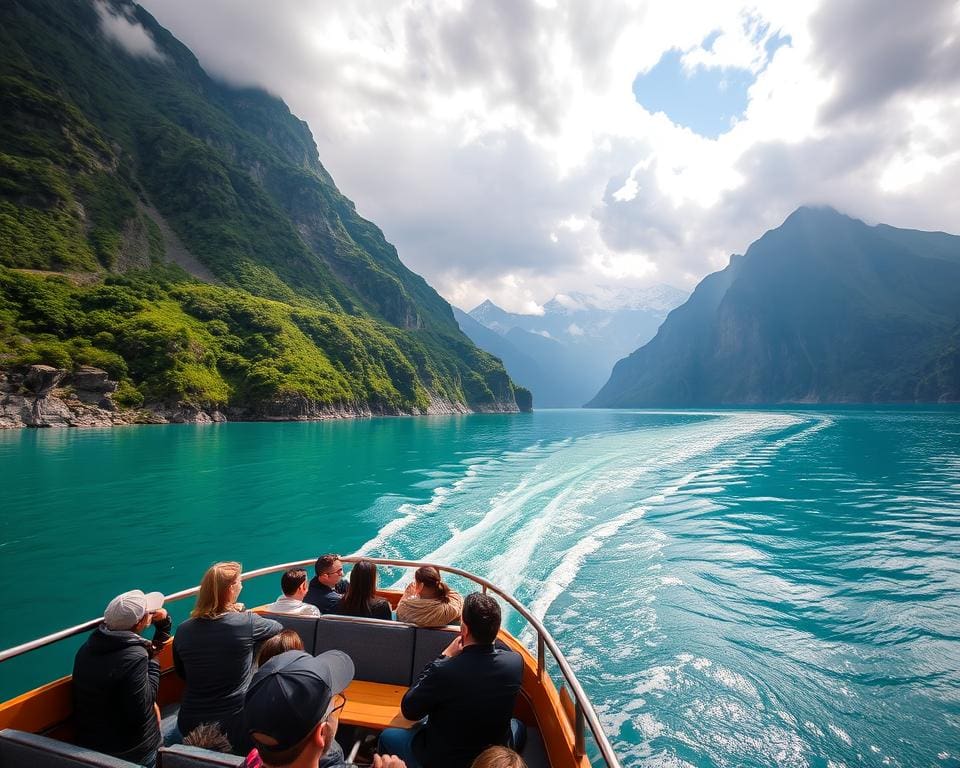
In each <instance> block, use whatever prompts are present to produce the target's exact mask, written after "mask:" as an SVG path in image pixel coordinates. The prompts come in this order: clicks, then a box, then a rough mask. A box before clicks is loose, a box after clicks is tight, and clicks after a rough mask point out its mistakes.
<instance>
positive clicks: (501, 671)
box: [380, 592, 526, 768]
mask: <svg viewBox="0 0 960 768" xmlns="http://www.w3.org/2000/svg"><path fill="white" fill-rule="evenodd" d="M499 630H500V605H499V604H498V603H497V601H496V600H494V599H493V598H492V597H490V596H489V595H484V594H481V593H479V592H474V593H473V594H470V595H467V598H466V600H464V602H463V616H462V618H461V625H460V634H459V635H458V636H457V638H456V639H455V640H454V641H453V642H452V643H450V645H448V646H447V647H446V648H445V649H444V651H443V653H442V654H441V656H440V658H438V659H436V660H435V661H432V662H430V663H429V664H428V665H427V666H426V668H425V669H424V670H423V672H422V673H421V674H420V678H419V679H418V680H417V682H416V684H414V686H413V687H412V688H410V690H408V691H407V692H406V693H405V694H404V695H403V699H402V700H401V703H400V711H401V712H402V713H403V716H404V717H406V718H407V719H408V720H421V719H422V718H424V717H427V718H428V720H427V721H426V722H425V723H423V722H421V723H417V724H416V725H415V726H413V727H412V728H409V729H405V728H387V729H386V730H385V731H383V733H381V734H380V751H381V752H390V753H392V754H396V755H398V756H399V757H400V758H401V759H403V760H404V761H405V762H406V764H407V766H409V768H418V767H419V766H423V767H424V768H468V767H469V766H470V764H471V763H472V762H473V760H474V759H475V758H476V757H477V756H478V755H479V754H480V753H481V752H482V751H483V750H484V749H486V748H487V747H489V746H490V745H491V744H502V745H507V746H512V747H516V748H520V747H522V742H523V740H524V736H525V734H526V731H525V729H524V727H523V724H522V723H520V721H518V720H512V719H511V714H512V713H513V707H514V704H515V702H516V699H517V692H518V691H519V690H520V682H521V675H522V673H523V661H522V659H521V658H520V654H518V653H514V652H513V651H501V650H498V649H497V648H495V647H494V644H493V643H494V640H496V638H497V632H498V631H499Z"/></svg>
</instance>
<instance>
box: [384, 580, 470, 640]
mask: <svg viewBox="0 0 960 768" xmlns="http://www.w3.org/2000/svg"><path fill="white" fill-rule="evenodd" d="M413 579H414V580H413V581H412V582H411V583H410V584H408V585H407V588H406V590H404V592H403V597H401V598H400V603H399V604H398V605H397V621H406V622H409V623H411V624H416V625H417V626H419V627H443V626H446V625H447V624H453V623H455V622H458V621H460V610H461V609H462V608H463V598H462V597H461V596H460V593H459V592H456V591H455V590H453V589H451V588H450V586H449V585H448V584H446V583H445V582H444V581H443V580H442V579H441V578H440V572H439V571H438V570H437V569H436V568H434V567H433V566H430V565H423V566H420V567H419V568H417V572H416V573H415V574H414V577H413Z"/></svg>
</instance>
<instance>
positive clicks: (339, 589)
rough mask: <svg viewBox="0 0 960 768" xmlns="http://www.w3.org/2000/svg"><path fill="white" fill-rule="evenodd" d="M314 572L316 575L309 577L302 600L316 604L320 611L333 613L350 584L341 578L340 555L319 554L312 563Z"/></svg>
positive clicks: (341, 564)
mask: <svg viewBox="0 0 960 768" xmlns="http://www.w3.org/2000/svg"><path fill="white" fill-rule="evenodd" d="M314 572H315V574H316V575H315V576H314V577H313V578H312V579H310V586H309V587H308V588H307V594H306V595H305V596H304V598H303V602H305V603H309V604H310V605H315V606H317V608H319V609H320V613H333V612H334V611H335V610H336V608H337V606H339V605H340V598H342V597H343V593H344V592H346V591H347V587H348V586H349V585H350V584H349V582H348V581H347V580H346V579H345V578H343V561H341V560H340V555H320V557H318V558H317V562H316V564H315V565H314Z"/></svg>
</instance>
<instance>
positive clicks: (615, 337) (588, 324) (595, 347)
mask: <svg viewBox="0 0 960 768" xmlns="http://www.w3.org/2000/svg"><path fill="white" fill-rule="evenodd" d="M686 297H687V294H686V293H684V292H683V291H680V290H678V289H676V288H672V287H670V286H666V285H656V286H652V287H650V288H646V289H622V288H612V287H608V288H603V287H601V288H599V289H597V291H596V292H594V293H591V294H587V293H579V292H578V293H569V294H558V295H556V296H554V297H553V298H552V299H551V300H550V301H548V302H547V303H546V304H544V307H543V313H542V314H540V315H525V314H517V313H512V312H507V311H506V310H504V309H501V308H500V307H498V306H497V305H496V304H494V303H493V302H492V301H490V300H487V301H484V302H483V303H482V304H480V305H479V306H477V307H475V308H474V309H473V310H471V311H470V313H469V317H470V318H471V319H472V320H473V321H475V322H477V323H479V324H480V325H481V326H482V327H483V328H484V329H485V330H486V334H485V335H484V334H480V333H478V332H477V331H476V330H475V329H474V328H473V327H472V326H466V325H464V322H463V321H462V320H461V318H459V316H458V318H457V319H458V321H460V327H461V328H462V329H463V331H464V332H465V333H466V334H467V335H468V336H469V337H470V338H471V339H472V340H473V341H474V343H475V344H477V346H479V347H481V348H483V349H485V350H487V351H488V352H490V353H491V354H494V355H496V356H497V357H499V358H500V359H501V360H503V362H504V365H505V366H506V368H507V370H508V371H509V372H510V375H511V376H512V377H513V378H514V379H515V380H516V381H517V382H519V383H521V384H523V385H524V386H525V387H527V388H528V389H531V390H532V391H533V393H534V395H535V397H536V400H537V404H538V405H540V406H543V407H554V408H559V407H566V408H569V407H579V406H581V405H582V404H583V403H584V402H586V401H587V400H588V399H589V398H590V397H592V396H593V395H594V394H595V393H596V392H597V390H598V389H599V388H600V387H601V386H602V385H603V383H604V382H605V381H606V380H607V378H608V377H609V373H610V370H611V368H612V366H613V364H614V363H615V362H616V361H617V360H619V359H620V358H621V357H623V356H624V355H626V354H627V353H628V352H630V351H631V350H633V349H636V347H637V346H638V345H640V344H643V343H644V342H645V341H646V340H648V339H650V338H652V337H653V335H654V334H655V333H656V331H657V328H658V327H659V326H660V323H661V322H662V321H663V319H664V317H666V314H667V312H668V311H669V310H670V309H672V308H673V307H676V306H678V305H679V304H681V303H682V302H683V301H684V300H685V299H686ZM491 331H493V332H495V333H496V334H498V335H499V336H500V337H501V338H500V339H492V338H491V337H490V336H489V333H490V332H491ZM505 341H506V342H508V344H505ZM531 363H532V365H531Z"/></svg>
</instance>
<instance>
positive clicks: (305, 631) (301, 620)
mask: <svg viewBox="0 0 960 768" xmlns="http://www.w3.org/2000/svg"><path fill="white" fill-rule="evenodd" d="M260 615H261V616H263V617H264V618H267V619H273V620H274V621H279V622H280V623H281V624H283V628H284V629H292V630H293V631H294V632H296V633H297V634H298V635H300V639H301V640H303V647H304V648H305V649H306V650H307V651H309V650H310V649H311V648H313V646H314V645H316V643H317V624H318V623H320V619H318V618H317V617H316V616H298V615H297V614H295V613H262V614H260Z"/></svg>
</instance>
